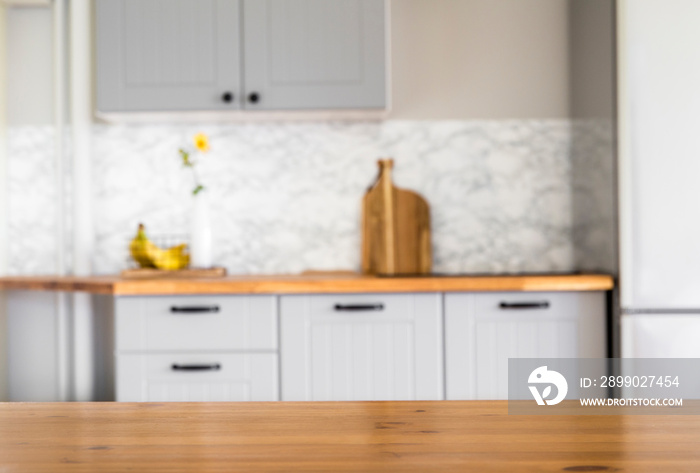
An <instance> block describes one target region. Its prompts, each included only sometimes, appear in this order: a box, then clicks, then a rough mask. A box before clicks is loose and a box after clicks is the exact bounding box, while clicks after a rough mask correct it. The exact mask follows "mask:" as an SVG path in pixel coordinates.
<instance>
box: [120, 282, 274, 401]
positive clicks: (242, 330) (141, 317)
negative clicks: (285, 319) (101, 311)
mask: <svg viewBox="0 0 700 473" xmlns="http://www.w3.org/2000/svg"><path fill="white" fill-rule="evenodd" d="M114 308H115V321H114V326H115V332H116V333H115V335H116V337H115V338H116V344H115V345H116V352H115V364H116V367H115V372H116V400H117V401H276V400H278V399H279V370H278V360H279V354H278V349H277V345H278V335H277V297H276V296H254V295H245V296H233V295H232V296H221V295H217V296H172V297H170V296H168V297H160V296H149V297H118V298H116V299H115V302H114Z"/></svg>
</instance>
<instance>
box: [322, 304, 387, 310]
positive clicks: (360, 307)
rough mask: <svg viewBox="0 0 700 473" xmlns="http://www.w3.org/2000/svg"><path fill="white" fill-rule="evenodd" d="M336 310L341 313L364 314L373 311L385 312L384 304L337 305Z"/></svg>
mask: <svg viewBox="0 0 700 473" xmlns="http://www.w3.org/2000/svg"><path fill="white" fill-rule="evenodd" d="M334 309H335V310H337V311H339V312H341V311H343V312H362V311H371V310H384V304H347V305H344V304H336V305H335V307H334Z"/></svg>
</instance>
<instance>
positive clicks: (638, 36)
mask: <svg viewBox="0 0 700 473" xmlns="http://www.w3.org/2000/svg"><path fill="white" fill-rule="evenodd" d="M617 8H618V12H617V27H618V30H617V41H618V48H617V51H618V78H617V79H618V159H619V161H618V162H619V164H618V166H619V169H618V178H619V181H618V182H619V196H620V202H619V209H620V220H619V222H620V228H619V230H620V301H621V344H622V346H621V350H622V356H623V357H634V358H657V357H659V358H665V357H673V358H684V357H693V358H700V0H619V1H618V6H617Z"/></svg>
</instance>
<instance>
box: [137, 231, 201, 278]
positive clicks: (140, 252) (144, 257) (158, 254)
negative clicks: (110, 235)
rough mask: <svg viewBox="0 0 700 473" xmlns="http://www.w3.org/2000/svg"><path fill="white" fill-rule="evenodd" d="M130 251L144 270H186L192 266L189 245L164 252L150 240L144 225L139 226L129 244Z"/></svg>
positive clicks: (178, 246) (174, 247) (171, 248)
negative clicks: (188, 251) (188, 250)
mask: <svg viewBox="0 0 700 473" xmlns="http://www.w3.org/2000/svg"><path fill="white" fill-rule="evenodd" d="M129 251H130V252H131V256H132V257H133V258H134V261H136V262H137V263H138V264H139V266H141V267H142V268H158V269H166V270H171V271H172V270H176V269H183V268H186V267H187V266H188V265H189V264H190V255H189V254H188V253H187V244H185V243H183V244H181V245H177V246H173V247H170V248H168V249H166V250H164V249H162V248H160V247H159V246H158V245H156V244H155V243H153V242H152V241H151V240H149V239H148V237H147V236H146V227H144V225H143V224H142V223H140V224H139V230H138V232H137V233H136V236H135V237H134V239H133V240H131V243H130V244H129Z"/></svg>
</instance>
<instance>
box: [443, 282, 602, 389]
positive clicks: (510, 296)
mask: <svg viewBox="0 0 700 473" xmlns="http://www.w3.org/2000/svg"><path fill="white" fill-rule="evenodd" d="M605 320H606V316H605V294H604V293H532V292H529V293H494V294H447V295H446V296H445V343H446V357H447V360H446V361H447V362H446V377H447V399H507V398H508V358H576V357H581V358H599V357H604V356H605V346H606V345H605V341H606V331H605Z"/></svg>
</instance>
